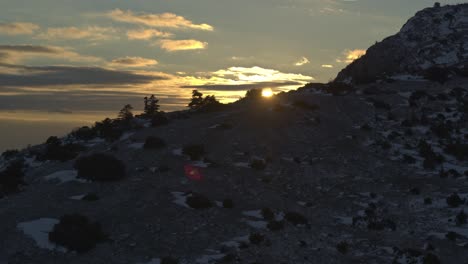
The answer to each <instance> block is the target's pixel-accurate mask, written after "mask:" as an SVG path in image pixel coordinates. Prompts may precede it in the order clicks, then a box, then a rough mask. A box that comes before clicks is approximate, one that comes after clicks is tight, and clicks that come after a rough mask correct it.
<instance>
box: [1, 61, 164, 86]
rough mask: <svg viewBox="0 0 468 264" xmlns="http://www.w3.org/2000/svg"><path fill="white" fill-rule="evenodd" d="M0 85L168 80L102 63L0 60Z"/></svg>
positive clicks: (98, 83) (122, 83) (121, 83)
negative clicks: (27, 63) (44, 63)
mask: <svg viewBox="0 0 468 264" xmlns="http://www.w3.org/2000/svg"><path fill="white" fill-rule="evenodd" d="M3 68H6V69H13V70H16V72H17V73H11V72H12V71H4V70H2V71H0V86H3V87H49V86H57V85H60V86H61V85H124V84H143V83H150V82H152V81H155V80H166V79H167V77H165V76H159V75H144V74H139V73H135V72H130V71H117V70H110V69H105V68H99V67H72V66H40V67H36V66H23V65H8V64H0V70H1V69H3Z"/></svg>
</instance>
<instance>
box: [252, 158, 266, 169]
mask: <svg viewBox="0 0 468 264" xmlns="http://www.w3.org/2000/svg"><path fill="white" fill-rule="evenodd" d="M249 166H250V167H251V168H252V169H255V170H264V169H265V168H266V162H265V161H264V160H262V159H254V160H252V161H251V162H250V165H249Z"/></svg>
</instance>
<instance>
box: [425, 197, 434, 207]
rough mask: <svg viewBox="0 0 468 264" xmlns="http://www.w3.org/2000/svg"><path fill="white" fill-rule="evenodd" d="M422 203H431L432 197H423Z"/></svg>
mask: <svg viewBox="0 0 468 264" xmlns="http://www.w3.org/2000/svg"><path fill="white" fill-rule="evenodd" d="M424 204H426V205H429V204H432V199H431V198H429V197H426V198H424Z"/></svg>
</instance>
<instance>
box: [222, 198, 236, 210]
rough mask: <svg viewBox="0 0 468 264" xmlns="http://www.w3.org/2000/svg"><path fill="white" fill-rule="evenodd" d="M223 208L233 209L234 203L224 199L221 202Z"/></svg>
mask: <svg viewBox="0 0 468 264" xmlns="http://www.w3.org/2000/svg"><path fill="white" fill-rule="evenodd" d="M223 207H224V208H229V209H231V208H234V202H233V201H232V200H231V199H224V200H223Z"/></svg>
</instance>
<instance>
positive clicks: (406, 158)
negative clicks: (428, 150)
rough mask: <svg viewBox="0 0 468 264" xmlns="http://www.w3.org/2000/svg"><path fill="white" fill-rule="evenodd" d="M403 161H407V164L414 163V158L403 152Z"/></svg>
mask: <svg viewBox="0 0 468 264" xmlns="http://www.w3.org/2000/svg"><path fill="white" fill-rule="evenodd" d="M403 162H405V163H408V164H414V163H416V159H415V158H414V157H412V156H410V155H408V154H404V155H403Z"/></svg>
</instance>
